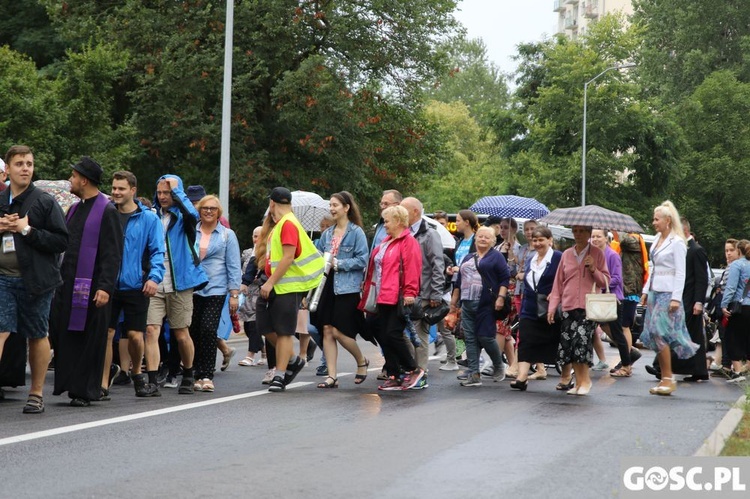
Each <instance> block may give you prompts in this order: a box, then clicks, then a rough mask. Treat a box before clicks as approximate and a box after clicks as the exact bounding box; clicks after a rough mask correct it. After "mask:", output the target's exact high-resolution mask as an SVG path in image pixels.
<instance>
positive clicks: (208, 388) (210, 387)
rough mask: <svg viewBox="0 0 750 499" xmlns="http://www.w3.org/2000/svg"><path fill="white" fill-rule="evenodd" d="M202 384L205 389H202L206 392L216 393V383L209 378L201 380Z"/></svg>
mask: <svg viewBox="0 0 750 499" xmlns="http://www.w3.org/2000/svg"><path fill="white" fill-rule="evenodd" d="M201 383H202V384H203V387H202V388H201V390H202V391H204V392H212V391H214V382H213V381H212V380H210V379H208V378H204V379H202V380H201Z"/></svg>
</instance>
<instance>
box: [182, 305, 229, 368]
mask: <svg viewBox="0 0 750 499" xmlns="http://www.w3.org/2000/svg"><path fill="white" fill-rule="evenodd" d="M226 298H227V297H226V295H218V296H200V295H193V319H192V321H191V324H190V337H191V338H192V339H193V344H194V345H195V362H193V369H194V370H195V379H213V378H214V370H215V369H216V345H217V343H218V341H217V337H216V332H217V330H218V329H219V322H220V321H221V311H222V309H223V308H224V302H225V301H226Z"/></svg>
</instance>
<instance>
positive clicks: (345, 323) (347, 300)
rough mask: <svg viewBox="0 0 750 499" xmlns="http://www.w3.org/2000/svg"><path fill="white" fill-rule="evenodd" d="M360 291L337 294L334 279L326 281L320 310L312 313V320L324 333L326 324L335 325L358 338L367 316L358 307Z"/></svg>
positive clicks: (350, 336)
mask: <svg viewBox="0 0 750 499" xmlns="http://www.w3.org/2000/svg"><path fill="white" fill-rule="evenodd" d="M359 300H360V297H359V293H348V294H344V295H337V294H335V293H334V292H333V279H328V280H327V281H326V284H325V287H324V288H323V295H322V296H321V297H320V303H319V304H318V310H317V311H316V312H315V313H314V314H311V321H312V323H313V324H315V327H317V328H318V331H320V334H323V327H324V326H333V327H335V328H336V329H338V330H339V331H341V333H342V334H344V335H345V336H348V337H349V338H356V337H357V334H361V333H362V332H363V331H364V329H365V316H364V314H363V313H362V312H361V311H360V310H358V309H357V305H359Z"/></svg>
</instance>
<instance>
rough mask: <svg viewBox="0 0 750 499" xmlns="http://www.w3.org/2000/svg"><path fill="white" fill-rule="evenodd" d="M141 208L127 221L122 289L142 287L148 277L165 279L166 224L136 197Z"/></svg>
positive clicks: (155, 279)
mask: <svg viewBox="0 0 750 499" xmlns="http://www.w3.org/2000/svg"><path fill="white" fill-rule="evenodd" d="M135 204H136V205H138V208H137V209H136V210H135V212H134V213H133V214H132V215H131V216H130V218H129V219H128V223H127V224H126V225H125V244H124V247H123V252H122V264H121V265H120V276H119V277H118V278H117V290H118V291H136V290H138V291H140V290H141V289H143V284H144V283H145V282H146V281H154V282H155V283H156V284H159V283H160V282H161V281H162V279H164V228H163V226H162V224H161V221H160V220H159V217H158V216H156V213H154V212H153V211H151V210H149V209H148V208H146V207H145V206H143V205H142V204H141V203H140V202H139V201H137V200H136V201H135Z"/></svg>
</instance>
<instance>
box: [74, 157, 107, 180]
mask: <svg viewBox="0 0 750 499" xmlns="http://www.w3.org/2000/svg"><path fill="white" fill-rule="evenodd" d="M72 168H73V169H74V170H75V171H77V172H78V173H80V174H81V175H83V176H84V177H86V178H87V179H89V180H91V181H92V182H93V183H94V184H96V185H99V184H101V183H102V174H103V173H104V171H103V170H102V167H101V166H99V163H97V162H96V161H94V160H93V159H91V158H89V157H88V156H84V157H82V158H81V161H79V162H78V163H76V164H74V165H73V166H72Z"/></svg>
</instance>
